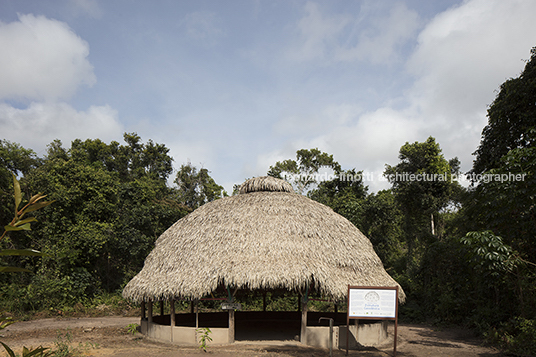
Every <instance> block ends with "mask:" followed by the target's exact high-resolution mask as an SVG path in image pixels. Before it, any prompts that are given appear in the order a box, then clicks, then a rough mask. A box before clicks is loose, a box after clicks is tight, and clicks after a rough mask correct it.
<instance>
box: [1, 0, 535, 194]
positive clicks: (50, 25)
mask: <svg viewBox="0 0 536 357" xmlns="http://www.w3.org/2000/svg"><path fill="white" fill-rule="evenodd" d="M534 14H536V1H532V0H525V1H523V0H509V1H504V0H469V1H457V0H442V1H430V0H402V1H387V0H385V1H376V0H371V1H368V0H321V1H302V0H243V1H242V0H229V1H218V0H211V1H204V0H196V1H186V0H183V1H180V0H157V1H139V0H138V1H136V0H128V1H126V0H114V1H106V0H102V1H99V0H40V1H37V0H31V1H30V0H0V139H6V140H9V141H11V142H16V143H20V144H21V145H22V146H24V147H27V148H32V149H33V150H34V151H36V152H37V154H38V155H39V156H43V155H45V153H46V147H47V145H48V144H49V143H51V142H52V141H53V140H55V139H60V140H61V141H62V142H63V145H64V147H70V143H71V141H72V140H74V139H76V138H79V139H87V138H92V139H96V138H99V139H101V140H103V141H105V142H110V141H112V140H116V141H119V142H121V143H123V141H122V138H123V133H125V132H137V133H138V135H140V136H141V137H142V140H143V141H147V140H149V139H152V140H153V141H155V142H158V143H162V144H165V145H166V146H167V147H168V148H170V150H171V152H170V153H171V155H172V156H173V158H174V165H175V168H178V167H180V165H181V164H184V163H187V162H191V163H192V164H194V165H196V166H197V167H201V166H202V167H205V168H208V169H209V170H210V171H211V175H212V176H213V177H214V179H215V180H216V182H217V183H219V184H221V185H224V187H226V189H228V190H231V189H232V186H233V184H234V183H241V182H242V181H244V179H245V178H249V177H253V176H259V175H264V174H266V171H267V170H268V168H269V166H270V165H273V164H274V163H275V162H276V161H279V160H284V159H288V158H295V153H296V150H299V149H303V148H315V147H316V148H319V149H320V150H322V151H324V152H327V153H330V154H333V155H334V158H335V160H337V161H339V162H340V163H341V165H342V166H343V168H345V169H351V168H356V169H358V170H364V171H365V172H369V173H371V177H372V180H373V181H370V182H368V185H369V186H370V188H371V190H372V191H375V190H377V189H380V188H386V187H387V186H386V184H385V183H384V182H380V181H379V180H378V176H379V175H380V174H381V172H382V171H383V169H384V166H385V164H391V165H395V164H396V163H397V162H398V159H397V156H398V150H399V149H400V146H401V145H403V144H404V143H405V142H415V141H424V140H426V138H428V137H429V136H433V137H435V138H436V139H437V141H438V142H439V143H440V145H441V147H442V149H443V152H444V155H445V157H446V158H447V159H449V158H452V157H454V156H457V157H458V158H459V159H460V160H461V161H462V169H463V170H465V171H467V170H469V169H470V168H471V165H472V160H473V156H472V155H471V153H472V152H474V151H475V149H476V148H477V146H478V143H479V140H480V134H481V131H482V128H483V127H484V125H485V124H486V122H487V118H486V109H487V106H488V105H489V104H490V103H491V102H492V101H493V99H494V98H495V96H496V94H497V90H498V88H499V86H500V84H501V83H503V82H504V81H505V80H506V79H508V78H511V77H516V76H518V75H519V74H520V73H521V71H522V70H523V67H524V64H525V62H524V61H526V60H527V59H528V58H529V57H530V49H531V48H532V47H533V46H536V21H534Z"/></svg>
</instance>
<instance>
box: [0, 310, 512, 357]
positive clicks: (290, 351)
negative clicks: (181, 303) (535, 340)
mask: <svg viewBox="0 0 536 357" xmlns="http://www.w3.org/2000/svg"><path fill="white" fill-rule="evenodd" d="M133 323H139V318H137V317H114V316H110V317H96V318H58V319H56V318H49V319H42V320H33V321H26V322H18V323H15V324H13V325H11V326H9V327H7V328H6V329H5V330H3V331H2V334H3V337H2V338H0V341H2V342H4V343H5V344H7V345H8V346H10V347H12V349H13V350H14V351H15V352H16V353H20V351H21V349H22V346H26V347H34V348H35V347H38V346H45V347H56V346H57V345H56V344H57V343H60V344H66V343H68V344H69V345H70V346H71V349H76V350H77V351H79V352H80V355H81V356H118V357H147V356H157V357H178V356H181V357H195V356H197V357H199V356H202V355H211V356H214V357H232V356H239V357H245V356H274V357H275V356H277V357H287V356H288V357H291V356H292V357H306V356H307V357H320V356H328V355H329V351H328V350H327V349H319V348H311V347H308V346H305V345H302V344H300V343H299V342H295V341H260V342H258V341H238V342H236V343H234V344H232V345H226V346H210V347H208V352H206V353H205V352H203V351H202V350H200V349H199V348H198V347H182V346H175V345H172V344H166V343H162V342H156V341H154V340H151V339H149V338H146V337H144V336H143V335H141V334H140V333H136V334H134V335H133V334H131V333H129V332H128V328H127V326H128V325H129V324H133ZM397 341H398V342H397V354H396V355H397V356H403V357H405V356H415V357H420V356H461V357H466V356H467V357H468V356H481V357H499V356H504V355H503V354H501V353H500V352H499V351H497V350H495V349H493V348H490V347H486V346H483V344H482V341H481V340H480V339H478V338H476V337H475V336H474V335H473V334H472V333H471V332H470V331H467V330H463V329H459V328H434V327H431V326H426V325H407V324H400V325H399V326H398V340H397ZM0 348H1V347H0ZM345 353H346V351H341V350H335V351H333V355H334V356H344V355H345ZM0 355H2V354H1V352H0ZM4 355H6V354H4ZM349 355H350V356H370V357H380V356H381V357H385V356H392V355H393V344H392V340H391V341H390V343H386V344H385V345H382V346H379V347H364V348H362V349H361V350H359V351H350V353H349Z"/></svg>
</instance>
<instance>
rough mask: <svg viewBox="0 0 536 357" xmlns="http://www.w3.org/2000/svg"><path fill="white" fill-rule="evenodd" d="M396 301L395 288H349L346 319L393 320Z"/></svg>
mask: <svg viewBox="0 0 536 357" xmlns="http://www.w3.org/2000/svg"><path fill="white" fill-rule="evenodd" d="M396 299H397V291H396V288H388V289H378V288H355V287H351V288H350V289H349V296H348V317H349V318H354V319H360V318H369V319H374V318H377V319H395V318H396V307H397V301H396Z"/></svg>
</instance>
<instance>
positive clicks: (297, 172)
mask: <svg viewBox="0 0 536 357" xmlns="http://www.w3.org/2000/svg"><path fill="white" fill-rule="evenodd" d="M322 168H324V169H330V170H332V172H333V173H334V174H335V175H338V174H339V173H340V172H341V165H340V164H339V163H338V162H336V161H335V160H334V159H333V155H329V154H326V153H325V152H321V151H320V150H318V149H317V148H315V149H301V150H298V151H296V160H291V159H289V160H284V161H278V162H276V163H275V164H274V166H270V169H269V170H268V176H273V177H276V178H280V179H283V178H286V179H287V181H289V183H291V184H292V186H293V187H294V189H295V190H296V192H298V193H300V194H305V193H307V191H309V190H310V189H311V188H314V187H316V184H318V181H319V180H318V175H321V174H322V173H320V170H321V169H322ZM325 175H326V177H327V178H329V175H327V173H325Z"/></svg>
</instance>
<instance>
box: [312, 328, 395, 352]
mask: <svg viewBox="0 0 536 357" xmlns="http://www.w3.org/2000/svg"><path fill="white" fill-rule="evenodd" d="M387 326H388V325H387V322H386V321H379V322H374V323H360V324H359V325H357V326H356V325H350V334H349V335H348V347H349V348H350V349H355V348H356V347H357V346H358V345H357V343H359V344H360V345H361V346H376V345H379V344H381V343H383V342H384V341H385V340H386V339H387ZM346 331H347V327H346V325H341V326H333V337H332V338H333V340H332V341H333V348H334V349H337V348H339V349H346ZM304 343H305V344H307V345H309V346H314V347H322V348H329V326H307V330H306V341H305V342H304Z"/></svg>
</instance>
